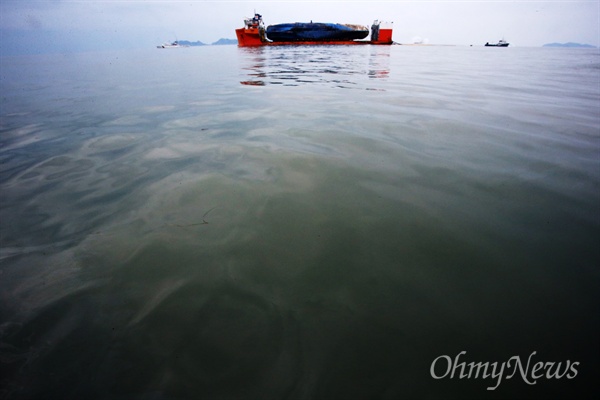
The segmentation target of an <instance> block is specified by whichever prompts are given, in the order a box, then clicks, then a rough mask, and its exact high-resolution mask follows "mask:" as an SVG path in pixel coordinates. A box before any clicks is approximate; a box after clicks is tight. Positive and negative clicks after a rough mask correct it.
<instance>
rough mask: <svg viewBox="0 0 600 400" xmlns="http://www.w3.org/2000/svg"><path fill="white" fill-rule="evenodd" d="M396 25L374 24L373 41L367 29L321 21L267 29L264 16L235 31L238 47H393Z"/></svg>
mask: <svg viewBox="0 0 600 400" xmlns="http://www.w3.org/2000/svg"><path fill="white" fill-rule="evenodd" d="M392 30H393V29H392V23H391V22H390V23H381V22H379V21H375V22H373V25H372V26H371V38H370V40H362V39H364V38H366V37H367V36H368V34H369V30H368V28H367V27H365V26H361V25H351V24H332V23H322V22H317V23H313V22H312V21H311V22H296V23H291V24H278V25H270V26H268V27H267V28H266V29H265V26H264V23H263V20H262V16H261V15H260V14H255V15H254V17H253V18H247V19H245V20H244V27H243V28H239V29H236V30H235V34H236V36H237V39H238V46H240V47H250V46H283V45H354V44H387V45H389V44H393V43H394V41H393V40H392Z"/></svg>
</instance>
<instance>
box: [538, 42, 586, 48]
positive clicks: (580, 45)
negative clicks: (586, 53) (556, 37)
mask: <svg viewBox="0 0 600 400" xmlns="http://www.w3.org/2000/svg"><path fill="white" fill-rule="evenodd" d="M543 47H579V48H585V49H595V48H596V46H592V45H591V44H582V43H573V42H569V43H548V44H545V45H544V46H543Z"/></svg>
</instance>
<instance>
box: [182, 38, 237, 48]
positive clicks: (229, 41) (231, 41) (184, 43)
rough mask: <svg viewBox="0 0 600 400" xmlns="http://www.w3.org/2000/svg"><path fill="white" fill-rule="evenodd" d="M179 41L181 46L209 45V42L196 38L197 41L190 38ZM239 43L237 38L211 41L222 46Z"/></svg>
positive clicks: (214, 44)
mask: <svg viewBox="0 0 600 400" xmlns="http://www.w3.org/2000/svg"><path fill="white" fill-rule="evenodd" d="M177 43H179V45H181V46H208V44H206V43H202V42H201V41H199V40H196V41H195V42H190V41H189V40H178V41H177ZM237 43H238V42H237V40H236V39H219V40H217V41H216V42H214V43H211V45H213V46H220V45H226V44H237Z"/></svg>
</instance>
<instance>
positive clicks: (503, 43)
mask: <svg viewBox="0 0 600 400" xmlns="http://www.w3.org/2000/svg"><path fill="white" fill-rule="evenodd" d="M485 46H486V47H508V42H507V41H506V40H504V39H500V41H499V42H498V43H489V42H488V43H486V44H485Z"/></svg>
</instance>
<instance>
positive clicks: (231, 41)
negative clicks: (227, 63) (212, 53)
mask: <svg viewBox="0 0 600 400" xmlns="http://www.w3.org/2000/svg"><path fill="white" fill-rule="evenodd" d="M224 44H238V41H237V39H219V40H217V41H216V42H214V43H213V46H215V45H216V46H219V45H224Z"/></svg>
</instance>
